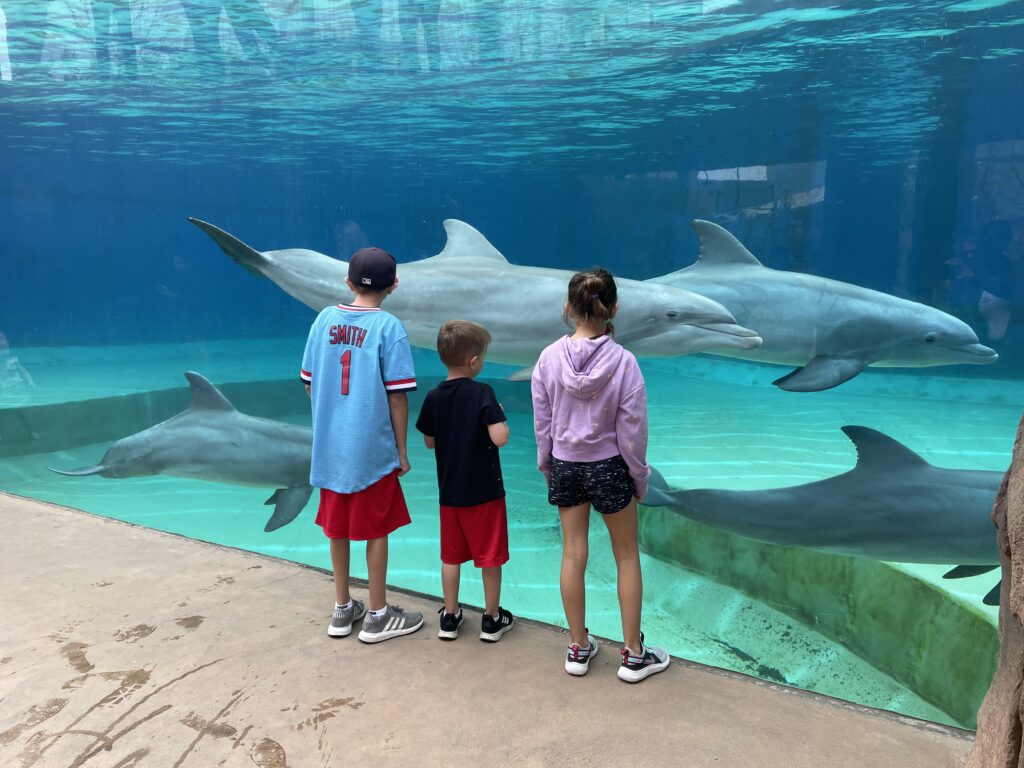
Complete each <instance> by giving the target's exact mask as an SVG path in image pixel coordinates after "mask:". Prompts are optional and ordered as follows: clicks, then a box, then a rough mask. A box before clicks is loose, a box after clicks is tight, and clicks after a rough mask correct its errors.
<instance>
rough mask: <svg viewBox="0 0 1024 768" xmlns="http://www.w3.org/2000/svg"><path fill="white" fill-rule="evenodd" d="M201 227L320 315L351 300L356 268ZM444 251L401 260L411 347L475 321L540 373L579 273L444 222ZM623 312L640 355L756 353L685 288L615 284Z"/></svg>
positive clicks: (502, 352)
mask: <svg viewBox="0 0 1024 768" xmlns="http://www.w3.org/2000/svg"><path fill="white" fill-rule="evenodd" d="M189 221H191V222H192V223H193V224H195V225H196V226H197V227H199V228H200V229H201V230H203V232H205V233H206V234H207V235H209V236H210V237H211V238H212V239H213V241H214V242H215V243H216V244H217V245H218V246H219V247H220V249H221V250H222V251H224V253H226V254H227V255H228V256H230V257H231V258H232V259H234V260H235V261H236V262H238V263H239V264H240V265H241V266H242V267H244V268H245V269H246V270H248V271H249V272H251V273H252V274H254V275H259V276H263V277H267V278H269V279H270V280H272V281H273V282H274V283H276V284H277V285H278V286H280V287H281V289H282V290H284V291H285V293H287V294H288V295H290V296H292V297H294V298H296V299H298V300H299V301H301V302H302V303H303V304H306V305H307V306H309V307H311V308H312V309H314V310H316V311H318V312H319V311H320V310H321V309H323V308H325V307H328V306H330V305H331V304H337V303H338V302H341V301H347V300H348V299H349V297H350V296H351V294H350V293H349V291H348V289H347V288H346V287H345V278H346V276H347V275H348V264H347V262H344V261H339V260H338V259H333V258H331V257H330V256H325V255H324V254H322V253H317V252H316V251H310V250H304V249H286V250H280V251H266V252H263V253H261V252H259V251H257V250H255V249H253V248H250V247H249V246H248V245H246V244H245V243H243V242H242V241H241V240H239V239H238V238H236V237H234V236H233V235H230V234H228V233H227V232H225V231H224V230H222V229H219V228H218V227H215V226H214V225H212V224H208V223H206V222H205V221H200V220H199V219H193V218H190V219H189ZM444 228H445V231H446V233H447V235H448V239H447V242H446V243H445V247H444V250H442V251H441V253H439V254H438V255H436V256H432V257H430V258H428V259H421V260H420V261H413V262H408V263H403V264H401V265H399V268H398V279H399V286H398V290H396V291H395V293H394V294H393V295H392V296H391V297H390V298H388V300H387V305H386V309H387V310H388V311H389V312H391V313H393V314H394V315H396V316H397V317H398V318H399V319H400V320H401V321H402V323H403V324H404V325H405V328H406V331H407V332H408V334H409V341H410V342H411V343H412V344H413V345H415V346H418V347H426V348H428V349H434V348H435V346H436V344H437V331H438V329H439V328H440V327H441V325H442V324H443V323H444V322H445V321H446V320H450V319H452V318H453V317H461V318H464V319H466V320H475V321H476V322H479V323H482V324H483V325H484V326H486V328H487V329H488V330H489V331H490V333H491V336H492V341H491V345H490V347H489V348H488V355H487V356H488V358H489V359H491V360H494V361H495V362H501V363H512V364H514V365H520V366H532V365H533V364H534V363H535V362H536V360H537V357H538V356H539V355H540V352H541V350H543V349H544V347H546V346H547V345H548V344H550V343H551V342H552V341H554V340H555V339H556V338H558V337H559V336H560V335H562V334H564V333H565V327H564V325H563V324H562V322H561V317H562V306H563V305H564V303H565V297H566V288H567V286H568V283H569V278H570V277H571V276H572V274H573V273H572V272H570V271H568V270H563V269H548V268H545V267H523V266H518V265H515V264H510V263H509V262H508V261H507V260H506V259H505V257H504V256H503V255H502V254H501V253H500V252H499V251H498V250H497V249H496V248H495V247H494V246H493V245H491V243H490V242H488V240H487V238H485V237H484V236H483V235H482V234H480V232H478V231H477V230H476V229H474V228H473V227H471V226H470V225H469V224H466V223H465V222H462V221H459V220H457V219H446V220H445V222H444ZM616 283H617V285H618V291H619V305H620V311H619V313H618V315H616V317H615V328H616V333H615V338H616V340H617V341H619V342H620V343H621V344H623V345H624V346H625V347H627V348H628V349H630V350H632V351H633V353H634V354H636V355H638V356H642V357H670V356H674V355H685V354H689V353H691V352H700V351H703V350H710V349H717V350H724V349H752V348H754V347H756V346H757V345H758V344H760V343H761V339H760V337H759V336H758V335H757V333H756V332H755V331H752V330H749V329H747V328H743V327H740V326H739V325H737V324H736V321H735V319H734V318H733V316H732V315H731V314H730V313H729V312H728V311H727V310H725V309H724V308H723V307H722V306H721V305H720V304H718V303H717V302H716V301H714V300H712V299H708V298H705V297H703V296H698V295H696V294H695V293H691V292H690V291H688V290H685V289H683V288H679V287H675V286H669V285H653V284H651V283H645V282H642V281H639V280H627V279H622V278H617V279H616Z"/></svg>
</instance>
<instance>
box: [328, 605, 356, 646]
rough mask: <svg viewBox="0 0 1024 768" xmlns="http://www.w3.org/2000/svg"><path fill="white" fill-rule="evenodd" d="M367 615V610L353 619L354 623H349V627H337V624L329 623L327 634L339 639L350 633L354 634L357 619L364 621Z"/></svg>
mask: <svg viewBox="0 0 1024 768" xmlns="http://www.w3.org/2000/svg"><path fill="white" fill-rule="evenodd" d="M365 615H366V611H363V614H362V616H359V617H358V618H355V619H352V623H351V624H349V625H348V626H347V627H335V626H332V625H330V624H328V625H327V636H328V637H333V638H334V639H335V640H337V639H338V638H340V637H348V636H349V635H351V634H352V627H353V626H354V625H355V623H356V622H357V621H362V620H363V616H365Z"/></svg>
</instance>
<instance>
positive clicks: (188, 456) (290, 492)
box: [50, 371, 313, 532]
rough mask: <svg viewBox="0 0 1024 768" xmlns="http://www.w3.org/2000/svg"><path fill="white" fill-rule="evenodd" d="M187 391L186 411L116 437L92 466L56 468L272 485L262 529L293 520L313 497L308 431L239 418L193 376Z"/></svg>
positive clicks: (69, 472) (215, 392)
mask: <svg viewBox="0 0 1024 768" xmlns="http://www.w3.org/2000/svg"><path fill="white" fill-rule="evenodd" d="M185 378H186V379H188V383H189V386H190V387H191V389H192V403H191V405H189V407H188V409H187V410H185V411H182V412H181V413H179V414H178V415H177V416H173V417H171V418H170V419H168V420H167V421H164V422H161V423H160V424H157V425H155V426H152V427H150V428H149V429H146V430H143V431H142V432H138V433H136V434H134V435H129V436H128V437H125V438H122V439H120V440H118V441H117V442H116V443H114V444H113V445H112V446H110V448H109V449H108V450H107V452H106V453H105V454H103V458H102V459H100V463H99V464H97V465H95V466H93V467H82V468H81V469H71V470H61V469H53V468H50V470H51V471H52V472H56V473H57V474H60V475H69V476H72V477H79V476H82V475H100V476H102V477H117V478H120V477H148V476H150V475H160V474H163V475H175V476H177V477H190V478H193V479H196V480H212V481H214V482H220V483H233V484H236V485H256V486H267V485H270V486H278V490H277V491H275V492H274V494H273V495H272V496H271V497H270V498H269V499H267V501H266V504H268V505H269V504H273V505H274V513H273V514H272V515H271V516H270V519H269V520H267V524H266V526H265V527H264V529H263V530H264V531H267V532H270V531H276V530H277V529H278V528H280V527H281V526H283V525H287V524H288V523H290V522H291V521H292V520H294V519H295V518H296V517H297V516H298V514H299V512H301V511H302V509H303V507H305V506H306V502H307V501H308V500H309V496H310V494H311V493H312V492H313V488H312V486H310V484H309V462H310V455H311V453H312V450H313V431H312V430H311V429H309V428H308V427H299V426H295V425H292V424H284V423H282V422H279V421H271V420H270V419H260V418H257V417H255V416H247V415H246V414H244V413H239V412H238V411H236V410H235V408H234V406H232V405H231V403H230V402H228V400H227V398H226V397H224V395H222V394H221V393H220V391H219V390H218V389H217V388H216V387H215V386H213V384H211V383H210V382H209V381H207V380H206V379H204V378H203V377H202V376H200V375H199V374H198V373H193V372H191V371H189V372H188V373H186V374H185Z"/></svg>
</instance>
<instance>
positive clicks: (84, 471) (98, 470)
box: [47, 464, 107, 477]
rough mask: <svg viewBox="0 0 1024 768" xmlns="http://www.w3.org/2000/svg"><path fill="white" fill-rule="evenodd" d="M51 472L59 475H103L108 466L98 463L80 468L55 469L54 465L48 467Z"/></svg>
mask: <svg viewBox="0 0 1024 768" xmlns="http://www.w3.org/2000/svg"><path fill="white" fill-rule="evenodd" d="M47 469H48V470H50V471H51V472H56V473H57V474H58V475H67V476H68V477H85V476H86V475H101V474H103V473H104V472H106V471H107V468H106V467H104V466H103V465H102V464H97V465H96V466H95V467H80V468H79V469H54V468H53V467H47Z"/></svg>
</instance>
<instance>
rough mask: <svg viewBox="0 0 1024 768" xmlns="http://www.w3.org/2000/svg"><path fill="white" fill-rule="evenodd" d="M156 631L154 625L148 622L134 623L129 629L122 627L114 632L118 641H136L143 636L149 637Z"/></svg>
mask: <svg viewBox="0 0 1024 768" xmlns="http://www.w3.org/2000/svg"><path fill="white" fill-rule="evenodd" d="M155 631H156V627H151V626H149V625H148V624H136V625H135V626H134V627H132V628H131V629H122V630H119V631H118V632H117V633H115V634H114V637H116V638H117V641H118V642H119V643H137V642H138V641H139V640H141V639H142V638H144V637H149V636H150V635H151V634H153V633H154V632H155Z"/></svg>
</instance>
